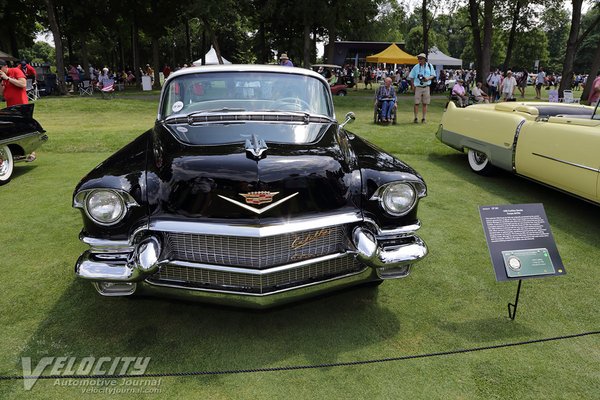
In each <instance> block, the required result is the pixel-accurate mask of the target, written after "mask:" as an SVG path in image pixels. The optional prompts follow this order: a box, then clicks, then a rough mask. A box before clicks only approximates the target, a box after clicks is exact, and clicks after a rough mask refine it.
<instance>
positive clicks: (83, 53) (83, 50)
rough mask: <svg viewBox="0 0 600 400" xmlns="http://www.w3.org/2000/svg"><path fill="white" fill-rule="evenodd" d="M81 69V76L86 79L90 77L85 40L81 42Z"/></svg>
mask: <svg viewBox="0 0 600 400" xmlns="http://www.w3.org/2000/svg"><path fill="white" fill-rule="evenodd" d="M81 67H82V68H83V76H85V77H86V78H91V77H90V58H89V55H88V45H87V40H85V38H83V40H82V41H81Z"/></svg>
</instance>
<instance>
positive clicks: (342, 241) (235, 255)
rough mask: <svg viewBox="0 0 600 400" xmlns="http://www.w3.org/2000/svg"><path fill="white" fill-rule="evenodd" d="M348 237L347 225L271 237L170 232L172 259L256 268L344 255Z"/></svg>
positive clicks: (347, 247)
mask: <svg viewBox="0 0 600 400" xmlns="http://www.w3.org/2000/svg"><path fill="white" fill-rule="evenodd" d="M348 236H349V235H348V234H347V228H346V226H343V225H342V226H333V227H327V228H321V229H314V230H310V231H303V232H294V233H285V234H282V235H276V236H268V237H241V236H217V235H202V234H191V233H173V232H168V233H166V239H167V244H168V247H169V249H170V257H169V258H170V259H172V260H181V261H189V262H195V263H202V264H213V265H227V266H232V267H246V268H255V269H264V268H270V267H273V266H277V265H286V264H290V263H294V262H298V261H302V260H307V259H311V258H317V257H321V256H325V255H328V254H337V253H343V252H344V251H346V250H347V249H349V248H351V247H352V246H351V244H350V241H349V237H348Z"/></svg>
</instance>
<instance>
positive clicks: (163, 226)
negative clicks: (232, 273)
mask: <svg viewBox="0 0 600 400" xmlns="http://www.w3.org/2000/svg"><path fill="white" fill-rule="evenodd" d="M362 220H363V218H362V216H361V215H360V213H358V212H357V213H346V214H338V215H329V216H326V217H321V218H314V219H306V220H299V221H289V222H286V223H282V224H276V225H269V226H260V225H256V226H253V225H226V224H218V223H210V222H189V221H164V220H155V221H151V222H150V224H149V226H148V229H149V230H152V231H162V232H176V233H198V234H205V235H221V236H245V237H268V236H276V235H281V234H284V233H292V232H299V231H307V230H311V229H318V228H326V227H329V226H336V225H344V224H350V223H354V222H361V221H362ZM255 223H256V224H259V222H258V221H256V222H255ZM138 232H139V230H138V231H136V232H135V233H136V234H137V233H138Z"/></svg>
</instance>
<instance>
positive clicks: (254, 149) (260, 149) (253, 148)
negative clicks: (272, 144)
mask: <svg viewBox="0 0 600 400" xmlns="http://www.w3.org/2000/svg"><path fill="white" fill-rule="evenodd" d="M268 149H269V147H267V142H265V140H264V139H261V138H259V137H258V135H256V134H252V137H251V138H249V139H246V154H247V155H248V156H251V157H252V158H253V159H255V160H257V161H258V160H260V159H261V158H264V157H266V155H264V154H263V153H264V152H265V151H267V150H268Z"/></svg>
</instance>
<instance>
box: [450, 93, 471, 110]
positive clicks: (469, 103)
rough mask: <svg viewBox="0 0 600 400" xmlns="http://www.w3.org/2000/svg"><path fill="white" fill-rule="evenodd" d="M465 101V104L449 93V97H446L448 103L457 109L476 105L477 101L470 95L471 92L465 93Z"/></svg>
mask: <svg viewBox="0 0 600 400" xmlns="http://www.w3.org/2000/svg"><path fill="white" fill-rule="evenodd" d="M466 94H467V101H466V102H462V101H461V100H460V99H459V98H458V96H456V95H455V94H452V92H450V96H449V97H448V101H449V102H450V101H451V102H453V103H454V105H456V107H459V108H465V107H468V106H470V105H473V104H477V103H478V102H477V99H475V96H473V94H471V91H468V92H467V93H466Z"/></svg>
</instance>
